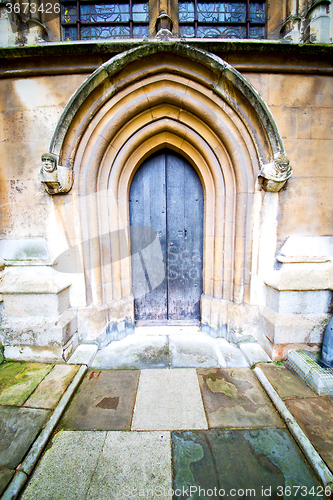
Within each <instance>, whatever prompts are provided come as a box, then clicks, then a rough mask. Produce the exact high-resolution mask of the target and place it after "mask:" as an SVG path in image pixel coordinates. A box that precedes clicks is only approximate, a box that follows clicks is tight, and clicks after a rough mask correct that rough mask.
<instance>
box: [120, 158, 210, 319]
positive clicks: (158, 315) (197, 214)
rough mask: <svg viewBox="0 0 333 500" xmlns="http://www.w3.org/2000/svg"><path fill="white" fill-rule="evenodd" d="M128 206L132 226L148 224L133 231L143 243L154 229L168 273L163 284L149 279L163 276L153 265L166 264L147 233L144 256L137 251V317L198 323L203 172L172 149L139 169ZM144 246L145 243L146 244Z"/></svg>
mask: <svg viewBox="0 0 333 500" xmlns="http://www.w3.org/2000/svg"><path fill="white" fill-rule="evenodd" d="M129 205H130V221H131V229H132V230H133V228H138V227H142V228H143V229H142V230H141V229H136V233H135V232H134V234H140V235H141V237H142V238H143V240H142V241H144V239H145V236H144V235H145V234H146V233H147V231H148V233H149V230H148V228H150V227H151V228H154V229H155V231H156V233H155V235H157V238H159V242H160V248H161V250H159V251H161V252H162V256H163V262H162V266H164V269H162V271H163V276H164V275H165V278H164V279H163V281H162V282H161V283H160V284H159V285H158V286H156V287H155V286H152V284H151V281H152V280H150V279H149V277H150V276H154V275H156V273H157V275H158V270H157V269H155V270H154V266H155V267H156V266H158V265H159V266H161V264H158V263H159V262H160V263H161V259H160V260H158V258H155V259H154V253H156V251H157V250H156V246H154V244H151V245H150V247H149V242H150V241H151V239H149V237H148V236H147V244H148V246H147V248H148V251H147V250H145V256H142V255H141V252H139V253H140V258H139V257H138V254H136V255H132V279H133V289H135V290H136V294H135V319H136V320H137V321H140V320H141V323H142V320H144V321H154V322H155V324H156V323H159V322H161V323H162V324H163V323H164V324H179V323H181V324H198V323H199V321H200V296H201V294H202V252H203V191H202V185H201V182H200V179H199V177H198V174H197V173H196V171H195V170H194V168H193V167H192V166H191V165H190V164H189V163H188V162H187V161H186V160H185V159H184V158H183V157H182V156H180V155H178V154H176V153H174V152H173V151H171V150H168V149H165V150H163V151H162V152H161V151H160V152H159V153H158V154H155V155H153V156H151V157H149V158H148V159H147V160H146V161H145V162H144V163H143V164H142V165H141V166H140V168H139V169H138V171H137V172H136V174H135V176H134V178H133V181H132V184H131V189H130V195H129ZM145 228H147V229H145ZM148 233H147V234H148ZM150 238H151V231H150ZM134 246H135V245H134ZM141 246H142V247H144V246H145V245H144V244H142V242H141ZM132 248H133V246H132ZM149 248H151V252H150V253H149ZM154 249H155V250H154ZM132 253H133V250H132ZM143 253H144V252H142V254H143ZM154 273H155V274H154ZM147 284H148V287H147ZM140 290H141V292H140ZM145 290H146V293H144V291H145ZM140 294H142V295H141V296H140Z"/></svg>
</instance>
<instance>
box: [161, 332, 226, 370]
mask: <svg viewBox="0 0 333 500" xmlns="http://www.w3.org/2000/svg"><path fill="white" fill-rule="evenodd" d="M214 342H216V341H215V340H213V339H212V338H211V337H210V336H209V335H200V336H198V335H186V334H180V335H170V337H169V349H170V353H171V365H172V367H173V368H207V367H219V366H225V365H226V361H225V359H224V357H223V354H222V353H221V351H220V350H218V349H216V345H214Z"/></svg>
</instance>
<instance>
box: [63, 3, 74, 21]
mask: <svg viewBox="0 0 333 500" xmlns="http://www.w3.org/2000/svg"><path fill="white" fill-rule="evenodd" d="M76 21H77V8H76V6H75V7H74V6H72V5H63V8H62V22H63V23H66V24H70V23H76Z"/></svg>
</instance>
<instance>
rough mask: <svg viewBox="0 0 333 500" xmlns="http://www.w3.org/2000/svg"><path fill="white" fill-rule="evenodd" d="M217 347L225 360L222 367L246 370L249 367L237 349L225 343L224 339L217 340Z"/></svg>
mask: <svg viewBox="0 0 333 500" xmlns="http://www.w3.org/2000/svg"><path fill="white" fill-rule="evenodd" d="M217 345H218V347H219V349H220V351H221V353H222V356H223V358H224V359H225V362H226V364H225V365H222V364H221V366H222V367H227V368H246V367H248V366H249V363H248V361H247V359H246V358H245V357H244V356H243V354H242V351H241V350H240V349H239V347H236V346H235V345H234V344H231V343H229V342H227V341H226V340H225V339H217Z"/></svg>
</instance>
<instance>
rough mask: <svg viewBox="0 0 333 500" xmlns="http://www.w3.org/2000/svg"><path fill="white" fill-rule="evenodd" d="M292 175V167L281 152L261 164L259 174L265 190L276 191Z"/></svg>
mask: <svg viewBox="0 0 333 500" xmlns="http://www.w3.org/2000/svg"><path fill="white" fill-rule="evenodd" d="M291 175H292V168H291V165H290V163H289V160H288V158H287V157H286V155H284V154H281V155H280V156H278V157H276V158H275V159H274V160H273V161H272V162H270V163H267V164H266V165H263V167H262V169H261V170H260V173H259V176H260V177H263V179H264V182H263V186H264V189H265V191H268V192H272V193H276V192H278V191H280V189H282V188H283V186H284V185H285V183H286V182H287V180H288V179H289V178H290V177H291Z"/></svg>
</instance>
